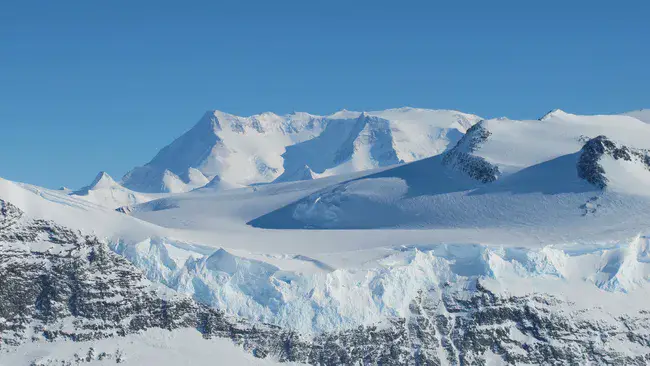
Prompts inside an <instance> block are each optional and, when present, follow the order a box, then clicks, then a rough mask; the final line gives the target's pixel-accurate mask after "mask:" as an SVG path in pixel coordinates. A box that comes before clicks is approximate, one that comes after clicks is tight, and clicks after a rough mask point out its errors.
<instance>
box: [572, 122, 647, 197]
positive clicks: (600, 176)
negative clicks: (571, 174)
mask: <svg viewBox="0 0 650 366" xmlns="http://www.w3.org/2000/svg"><path fill="white" fill-rule="evenodd" d="M604 155H608V156H611V157H612V158H614V159H615V160H624V161H637V162H639V163H640V164H643V166H644V167H645V168H646V169H648V170H650V156H649V155H648V152H647V151H645V150H642V149H635V148H630V147H627V146H622V145H621V146H619V145H617V144H616V143H614V142H613V141H611V140H610V139H608V138H607V137H606V136H602V135H601V136H597V137H594V138H592V139H590V140H588V141H587V142H586V143H585V144H584V146H583V147H582V149H581V150H580V159H579V160H578V166H577V169H578V176H579V177H580V178H582V179H584V180H586V181H587V182H589V183H591V184H593V185H594V186H596V187H598V188H600V189H604V188H605V187H606V186H607V183H608V179H607V177H606V176H605V169H603V167H602V166H601V165H600V159H601V158H602V157H603V156H604Z"/></svg>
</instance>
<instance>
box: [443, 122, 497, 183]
mask: <svg viewBox="0 0 650 366" xmlns="http://www.w3.org/2000/svg"><path fill="white" fill-rule="evenodd" d="M490 134H491V133H490V131H488V130H487V129H486V128H485V126H484V125H483V122H479V123H477V124H475V125H474V126H472V127H471V128H470V129H469V130H467V133H466V134H465V135H464V136H463V138H461V139H460V141H458V143H457V144H456V146H454V148H453V149H451V150H449V151H448V152H446V153H445V155H444V156H443V159H442V163H443V164H444V165H447V166H449V167H452V168H456V169H458V170H460V171H462V172H463V173H465V174H467V175H469V176H470V177H471V178H472V179H475V180H477V181H479V182H481V183H490V182H494V181H495V180H497V178H498V177H499V175H500V172H499V168H498V167H497V166H496V165H493V164H490V163H489V162H488V161H487V160H485V159H484V158H482V157H480V156H476V155H473V154H472V153H473V152H475V151H476V150H477V149H478V148H479V147H480V146H481V144H482V143H484V142H485V141H486V140H487V139H488V137H490Z"/></svg>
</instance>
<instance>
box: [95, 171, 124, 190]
mask: <svg viewBox="0 0 650 366" xmlns="http://www.w3.org/2000/svg"><path fill="white" fill-rule="evenodd" d="M114 185H117V183H116V182H115V181H114V180H113V178H112V177H111V176H110V175H108V173H106V172H105V171H101V172H99V173H98V174H97V176H96V177H95V180H93V182H92V183H91V184H90V186H89V189H91V190H92V189H100V188H108V187H111V186H114Z"/></svg>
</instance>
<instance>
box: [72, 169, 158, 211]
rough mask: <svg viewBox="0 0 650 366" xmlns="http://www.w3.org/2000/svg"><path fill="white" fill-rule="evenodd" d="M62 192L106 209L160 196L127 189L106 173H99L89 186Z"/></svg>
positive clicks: (134, 203) (142, 201)
mask: <svg viewBox="0 0 650 366" xmlns="http://www.w3.org/2000/svg"><path fill="white" fill-rule="evenodd" d="M62 191H63V192H66V193H68V194H70V195H72V196H77V197H80V198H82V199H84V200H86V201H88V202H92V203H94V204H97V205H99V206H103V207H108V208H118V207H122V206H130V205H136V204H139V203H144V202H147V201H151V200H153V199H156V198H160V197H161V195H160V194H150V193H140V192H134V191H132V190H130V189H127V188H125V187H123V186H122V185H120V184H119V183H117V182H116V181H115V180H113V178H112V177H111V176H110V175H108V174H107V173H106V172H100V173H99V174H97V177H95V180H93V182H92V183H91V184H90V185H88V186H86V187H83V188H81V189H79V190H77V191H70V190H62Z"/></svg>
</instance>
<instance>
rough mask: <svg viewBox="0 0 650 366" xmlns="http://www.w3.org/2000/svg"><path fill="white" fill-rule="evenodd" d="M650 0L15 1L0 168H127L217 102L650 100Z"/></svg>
mask: <svg viewBox="0 0 650 366" xmlns="http://www.w3.org/2000/svg"><path fill="white" fill-rule="evenodd" d="M647 3H648V1H607V2H605V1H603V2H600V1H577V0H573V1H535V2H533V1H516V2H515V1H508V2H506V1H426V2H425V1H421V2H412V1H393V2H381V1H372V2H369V1H326V2H316V1H304V0H303V1H173V2H168V1H156V2H148V1H62V2H56V1H7V2H3V3H2V5H0V176H2V177H4V178H7V179H11V180H18V181H24V182H29V183H33V184H37V185H42V186H46V187H51V188H57V187H58V186H62V185H66V186H70V187H72V188H78V187H80V186H82V185H84V184H88V183H90V181H91V180H92V179H93V178H94V176H95V174H96V173H97V172H98V171H100V170H106V171H107V172H108V173H109V174H111V175H113V176H114V177H115V178H116V179H119V178H120V177H121V176H122V175H123V174H124V173H125V172H126V171H127V170H129V169H130V168H131V167H133V166H135V165H142V164H144V163H146V162H147V161H148V160H149V159H150V158H152V157H153V156H154V155H155V153H156V152H157V151H158V149H160V148H162V147H163V146H164V145H166V144H168V143H169V142H171V141H172V140H173V139H174V138H175V137H177V136H178V135H180V134H181V133H182V132H184V131H185V130H187V129H189V128H190V127H191V126H192V125H193V124H194V123H195V122H196V121H197V120H198V119H199V118H200V117H201V115H202V114H203V113H204V111H205V110H208V109H220V110H223V111H227V112H230V113H235V114H240V115H250V114H255V113H259V112H264V111H273V112H276V113H279V114H283V113H288V112H291V111H294V110H296V111H307V112H310V113H315V114H328V113H332V112H334V111H336V110H339V109H342V108H346V109H351V110H375V109H384V108H392V107H400V106H413V107H421V108H445V109H458V110H462V111H464V112H469V113H475V114H478V115H481V116H484V117H497V116H504V115H506V116H508V117H511V118H517V119H521V118H538V117H539V116H541V115H543V114H544V113H545V112H546V111H548V110H550V109H553V108H561V109H564V110H566V111H568V112H573V113H583V114H595V113H614V112H623V111H627V110H632V109H639V108H648V107H650V91H649V89H648V87H649V86H650V21H649V16H648V15H649V12H650V5H648V4H647Z"/></svg>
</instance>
